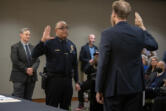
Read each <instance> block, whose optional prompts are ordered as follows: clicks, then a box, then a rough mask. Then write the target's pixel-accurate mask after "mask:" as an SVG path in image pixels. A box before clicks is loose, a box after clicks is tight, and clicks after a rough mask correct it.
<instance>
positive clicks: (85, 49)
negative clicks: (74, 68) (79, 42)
mask: <svg viewBox="0 0 166 111" xmlns="http://www.w3.org/2000/svg"><path fill="white" fill-rule="evenodd" d="M94 48H95V50H98V48H97V47H96V46H95V45H94ZM90 59H92V58H91V55H90V50H89V44H88V43H87V44H86V45H84V46H82V47H81V51H80V57H79V60H80V61H81V71H83V72H84V68H85V66H86V64H87V63H89V60H90Z"/></svg>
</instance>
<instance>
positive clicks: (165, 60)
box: [163, 52, 166, 63]
mask: <svg viewBox="0 0 166 111" xmlns="http://www.w3.org/2000/svg"><path fill="white" fill-rule="evenodd" d="M163 61H164V62H165V63H166V52H164V55H163Z"/></svg>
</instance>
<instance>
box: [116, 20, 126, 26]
mask: <svg viewBox="0 0 166 111" xmlns="http://www.w3.org/2000/svg"><path fill="white" fill-rule="evenodd" d="M122 24H128V23H127V21H120V22H118V23H117V24H116V25H122ZM116 25H115V26H116Z"/></svg>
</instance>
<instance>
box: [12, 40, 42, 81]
mask: <svg viewBox="0 0 166 111" xmlns="http://www.w3.org/2000/svg"><path fill="white" fill-rule="evenodd" d="M29 49H30V50H31V52H32V49H33V46H32V45H31V44H30V45H29ZM11 61H12V71H11V76H10V81H13V82H25V81H26V80H27V78H32V79H33V81H36V80H37V68H38V66H39V63H40V61H39V59H38V58H37V59H33V58H32V61H31V63H30V64H28V60H27V56H26V52H25V50H24V47H23V45H22V43H21V42H18V43H16V44H14V45H12V46H11ZM29 67H32V68H33V70H34V73H33V76H31V77H30V76H28V75H27V74H26V69H27V68H29Z"/></svg>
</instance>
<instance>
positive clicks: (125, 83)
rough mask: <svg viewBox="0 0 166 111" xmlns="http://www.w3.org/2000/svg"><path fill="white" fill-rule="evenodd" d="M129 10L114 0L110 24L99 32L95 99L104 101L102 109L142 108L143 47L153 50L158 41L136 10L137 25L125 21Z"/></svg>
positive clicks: (127, 110)
mask: <svg viewBox="0 0 166 111" xmlns="http://www.w3.org/2000/svg"><path fill="white" fill-rule="evenodd" d="M130 12H131V6H130V4H129V3H128V2H126V1H122V0H121V1H114V2H113V4H112V15H111V23H112V25H113V27H112V28H111V27H110V28H108V29H106V30H104V31H103V32H102V35H101V36H102V37H101V42H100V48H99V51H100V54H99V64H98V69H97V78H96V91H97V94H96V99H97V101H98V102H99V103H104V111H141V110H142V92H143V90H144V78H143V65H142V59H141V52H142V49H143V48H146V49H148V50H150V51H153V50H156V49H158V44H157V42H156V41H155V39H154V38H153V37H152V36H151V35H150V34H149V33H148V32H147V31H146V28H145V27H144V24H143V22H142V19H141V17H140V16H139V14H138V13H135V16H136V18H135V24H136V25H137V26H138V27H135V26H132V25H129V24H128V23H127V17H128V15H129V14H130ZM139 27H140V28H139Z"/></svg>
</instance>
